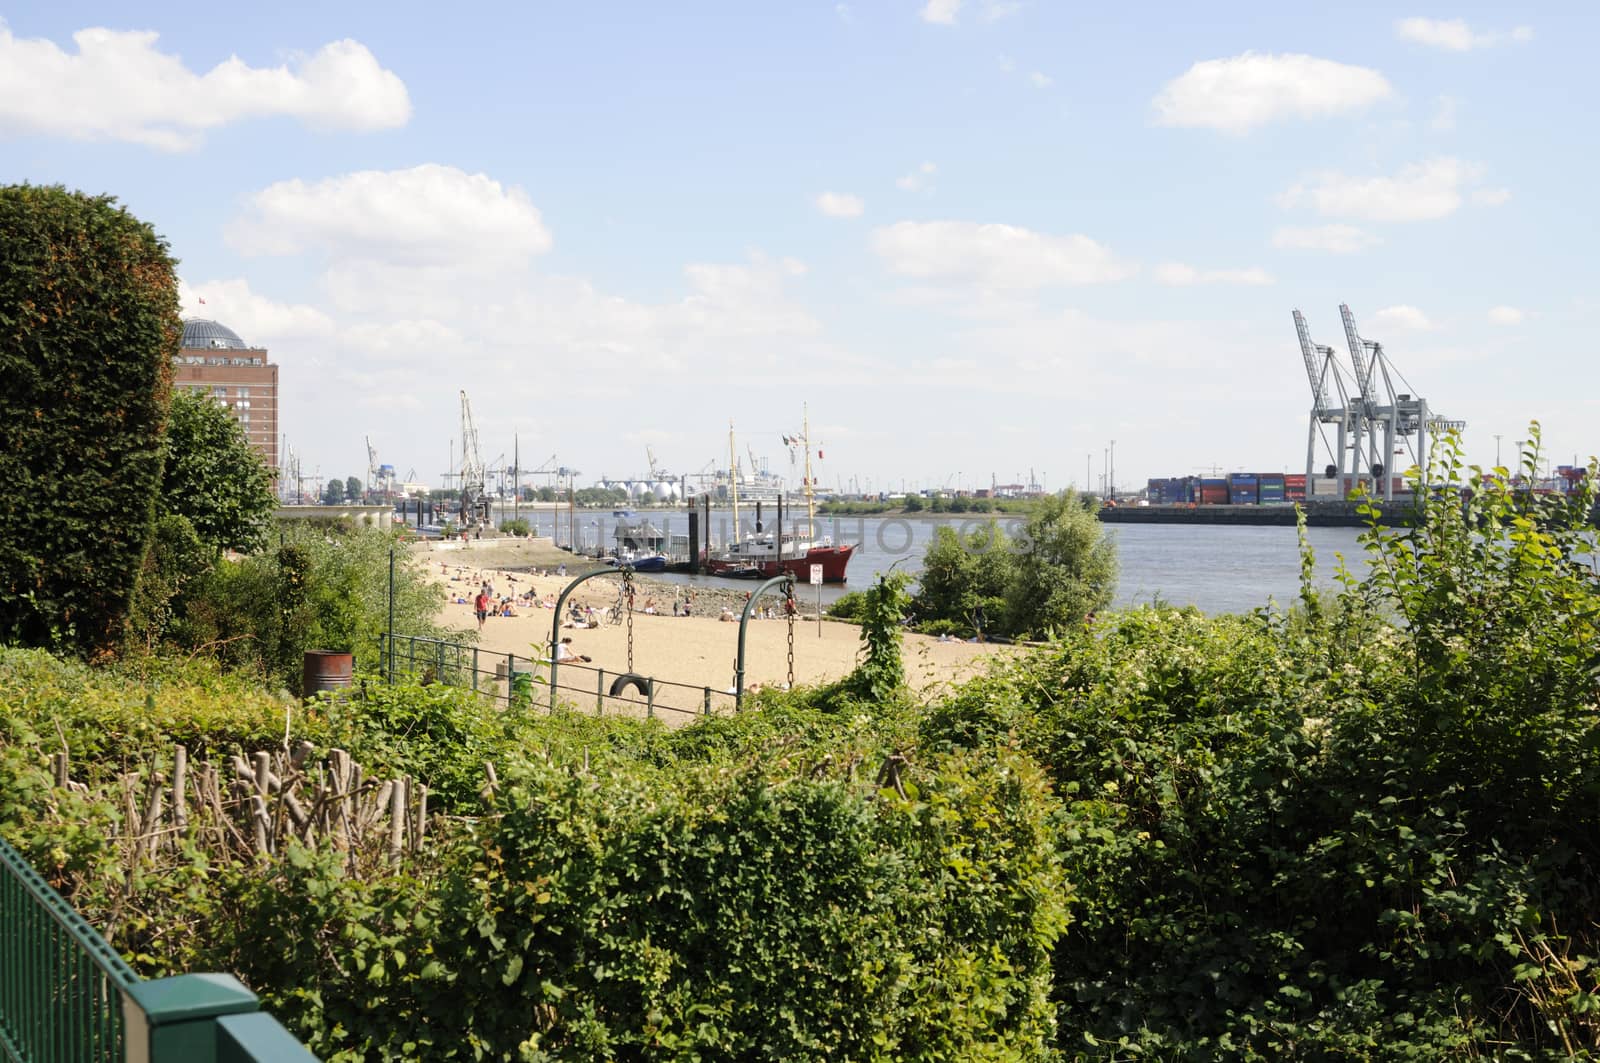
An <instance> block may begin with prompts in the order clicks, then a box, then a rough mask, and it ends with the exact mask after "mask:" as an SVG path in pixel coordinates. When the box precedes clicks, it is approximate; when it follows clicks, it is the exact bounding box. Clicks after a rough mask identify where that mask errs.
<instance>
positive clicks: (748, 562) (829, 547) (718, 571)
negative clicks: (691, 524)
mask: <svg viewBox="0 0 1600 1063" xmlns="http://www.w3.org/2000/svg"><path fill="white" fill-rule="evenodd" d="M857 545H858V544H856V543H844V544H842V545H839V546H835V545H834V544H833V542H832V540H830V539H820V540H816V541H811V540H807V539H806V538H805V537H803V536H800V535H796V534H794V533H792V532H785V533H784V535H783V541H782V547H783V549H782V552H781V554H780V551H779V549H778V546H779V544H778V542H777V536H776V535H774V534H773V533H772V532H766V533H764V534H758V535H752V536H750V537H748V538H746V539H744V540H743V541H741V542H737V543H734V544H732V545H731V546H729V547H728V548H727V549H725V550H719V551H717V552H716V553H712V554H708V555H707V556H706V571H707V572H709V573H710V574H711V575H713V576H724V577H728V578H733V579H738V578H741V577H742V578H747V579H758V578H764V579H771V578H772V577H773V576H777V575H780V574H782V573H784V572H789V573H791V574H792V575H793V576H794V578H795V579H796V580H798V581H800V582H801V583H807V582H810V580H811V566H812V565H821V566H822V582H824V583H843V582H844V581H845V568H846V566H848V565H849V564H850V556H851V555H852V554H854V553H855V550H856V546H857Z"/></svg>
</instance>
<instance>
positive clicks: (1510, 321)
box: [1489, 306, 1526, 325]
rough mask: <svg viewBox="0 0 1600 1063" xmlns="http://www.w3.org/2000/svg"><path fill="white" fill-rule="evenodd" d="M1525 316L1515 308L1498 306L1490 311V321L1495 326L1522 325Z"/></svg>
mask: <svg viewBox="0 0 1600 1063" xmlns="http://www.w3.org/2000/svg"><path fill="white" fill-rule="evenodd" d="M1525 316H1526V315H1525V314H1523V312H1522V311H1521V310H1518V309H1517V308H1516V307H1514V306H1497V307H1495V308H1493V309H1492V310H1490V311H1489V321H1490V323H1491V324H1495V325H1520V324H1522V319H1523V318H1524V317H1525Z"/></svg>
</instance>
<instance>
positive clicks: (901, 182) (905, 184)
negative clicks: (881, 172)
mask: <svg viewBox="0 0 1600 1063" xmlns="http://www.w3.org/2000/svg"><path fill="white" fill-rule="evenodd" d="M938 172H939V167H937V166H935V165H934V164H933V163H931V162H925V163H923V164H922V165H921V166H918V167H917V168H916V169H915V170H912V171H911V172H910V173H908V174H906V175H905V176H903V177H897V178H895V181H894V183H895V187H896V188H903V189H905V190H906V191H907V192H920V191H922V190H923V189H925V188H926V189H929V190H931V189H932V187H933V176H934V174H936V173H938Z"/></svg>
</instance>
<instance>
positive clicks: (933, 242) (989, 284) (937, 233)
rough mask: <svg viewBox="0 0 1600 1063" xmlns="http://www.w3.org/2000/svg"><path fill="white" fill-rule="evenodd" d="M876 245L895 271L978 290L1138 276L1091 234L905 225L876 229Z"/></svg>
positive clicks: (967, 225) (943, 224)
mask: <svg viewBox="0 0 1600 1063" xmlns="http://www.w3.org/2000/svg"><path fill="white" fill-rule="evenodd" d="M871 246H872V250H873V252H874V253H875V254H877V255H878V257H879V258H880V259H882V261H883V263H884V265H885V266H886V267H887V268H888V269H889V270H890V272H892V273H896V274H899V275H900V276H903V277H915V278H918V279H922V280H931V281H936V282H940V283H950V284H958V285H970V286H973V287H976V288H979V289H1021V290H1031V289H1036V288H1043V287H1052V286H1056V285H1077V284H1101V283H1105V282H1108V281H1118V280H1123V279H1124V278H1127V277H1131V276H1132V275H1133V274H1134V273H1136V272H1138V267H1137V266H1135V265H1133V264H1131V263H1126V262H1122V261H1119V260H1118V259H1117V258H1116V257H1115V256H1114V255H1112V253H1111V252H1110V250H1109V249H1107V248H1106V247H1104V246H1103V245H1101V244H1098V243H1096V242H1095V241H1094V240H1091V239H1089V237H1087V236H1082V235H1078V234H1072V235H1068V236H1051V235H1048V234H1045V233H1037V232H1033V231H1032V230H1030V229H1023V228H1019V227H1017V226H1013V225H980V224H977V223H975V222H965V221H930V222H913V221H902V222H897V223H896V224H894V225H889V226H884V227H882V228H878V229H874V230H873V232H872V241H871Z"/></svg>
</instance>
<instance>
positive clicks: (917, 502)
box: [905, 495, 923, 513]
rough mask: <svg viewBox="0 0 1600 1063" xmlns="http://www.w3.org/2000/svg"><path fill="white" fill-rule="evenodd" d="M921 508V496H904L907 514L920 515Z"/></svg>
mask: <svg viewBox="0 0 1600 1063" xmlns="http://www.w3.org/2000/svg"><path fill="white" fill-rule="evenodd" d="M922 508H923V507H922V496H921V495H906V501H905V511H906V512H907V513H921V512H922Z"/></svg>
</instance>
